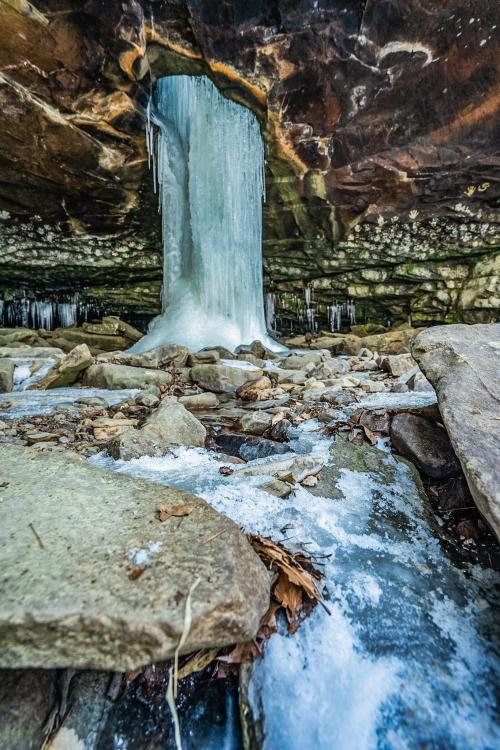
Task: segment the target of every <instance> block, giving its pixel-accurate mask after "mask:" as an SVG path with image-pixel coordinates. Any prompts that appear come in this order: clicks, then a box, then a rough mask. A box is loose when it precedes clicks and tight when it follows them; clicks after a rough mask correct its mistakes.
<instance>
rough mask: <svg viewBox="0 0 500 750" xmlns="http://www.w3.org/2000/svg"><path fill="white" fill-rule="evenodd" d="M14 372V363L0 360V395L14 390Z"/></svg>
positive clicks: (8, 360)
mask: <svg viewBox="0 0 500 750" xmlns="http://www.w3.org/2000/svg"><path fill="white" fill-rule="evenodd" d="M14 370H15V365H14V362H12V361H11V360H10V359H0V393H10V392H11V391H12V389H13V388H14Z"/></svg>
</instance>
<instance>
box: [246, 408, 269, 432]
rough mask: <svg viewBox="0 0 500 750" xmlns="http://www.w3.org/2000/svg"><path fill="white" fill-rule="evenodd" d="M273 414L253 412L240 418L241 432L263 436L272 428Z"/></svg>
mask: <svg viewBox="0 0 500 750" xmlns="http://www.w3.org/2000/svg"><path fill="white" fill-rule="evenodd" d="M272 419H273V417H272V414H269V412H265V411H253V412H250V413H249V414H245V415H244V416H243V417H241V418H240V428H241V431H242V432H244V433H246V434H248V435H263V434H264V432H265V431H266V430H268V429H269V428H270V427H271V422H272Z"/></svg>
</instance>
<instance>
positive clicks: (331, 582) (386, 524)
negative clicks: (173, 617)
mask: <svg viewBox="0 0 500 750" xmlns="http://www.w3.org/2000/svg"><path fill="white" fill-rule="evenodd" d="M319 427H320V426H319V424H317V423H316V422H314V421H312V420H310V421H308V422H306V423H304V425H303V427H302V428H301V429H299V430H297V432H296V439H295V440H294V441H292V443H291V445H290V447H291V450H292V451H293V452H294V453H296V454H297V453H298V454H304V453H310V454H311V453H312V454H314V455H315V456H320V457H323V459H324V460H325V461H326V462H327V463H328V464H329V465H328V466H327V467H326V468H325V469H323V471H322V476H323V479H322V480H321V482H320V484H319V485H318V486H317V488H315V489H313V490H311V491H308V490H306V489H305V488H303V487H300V486H299V487H298V488H297V490H296V491H295V493H293V494H292V495H291V496H290V497H289V498H287V499H286V500H283V499H278V498H276V497H274V496H272V495H270V494H268V493H266V492H264V491H262V490H260V489H259V488H258V487H257V484H260V483H261V482H262V481H263V478H262V476H260V477H248V476H246V477H238V468H237V467H235V469H236V470H235V473H234V474H233V475H232V476H231V477H223V476H221V474H220V473H219V468H220V466H221V465H223V461H222V460H220V459H219V457H218V456H217V455H216V454H213V453H211V452H209V451H206V450H204V449H194V448H178V449H175V450H173V451H172V453H171V454H169V455H167V456H165V457H163V458H146V457H143V458H140V459H137V460H135V461H130V462H124V461H116V462H115V461H113V460H112V459H110V458H109V457H107V456H106V455H104V454H100V455H99V456H97V457H95V458H93V459H91V460H92V462H94V463H97V464H98V465H101V466H104V467H107V468H109V469H113V470H116V471H120V472H124V473H128V474H133V475H135V476H141V477H144V478H148V479H151V480H153V481H155V482H159V483H162V484H166V485H170V486H174V487H180V488H183V489H186V490H189V491H192V492H195V493H196V494H198V495H200V496H201V497H203V498H204V499H205V500H207V502H209V503H210V504H211V505H212V506H213V507H215V508H216V509H217V510H219V511H221V512H222V513H225V514H226V515H228V516H230V517H231V518H233V519H234V520H235V521H236V522H237V523H239V524H241V525H242V526H243V527H244V528H245V529H247V530H249V531H253V532H257V533H262V534H266V535H268V536H271V537H273V538H274V539H278V540H281V539H283V538H284V537H286V538H288V544H290V545H293V544H294V543H297V542H307V543H308V544H307V549H308V550H309V551H311V552H319V553H321V554H323V555H325V554H326V555H329V556H330V557H327V558H326V565H325V582H326V596H327V604H328V607H329V609H330V611H331V614H330V615H328V614H327V613H326V612H325V611H324V610H323V609H322V608H320V607H318V608H317V609H316V610H315V611H314V613H313V615H312V616H311V617H310V618H309V619H308V620H306V622H305V623H304V624H303V625H302V627H301V628H300V629H299V631H298V633H297V634H296V635H294V636H289V635H288V634H287V633H286V632H284V631H283V632H281V633H279V634H277V635H275V636H273V637H272V638H271V640H270V641H269V643H268V644H267V647H266V650H265V654H264V657H263V658H262V659H261V660H260V661H258V662H257V663H256V664H255V666H254V668H253V672H252V677H251V681H250V688H249V689H250V700H251V705H252V709H253V712H254V715H255V717H256V718H257V719H259V720H260V721H262V723H263V728H264V735H265V739H264V748H265V749H266V750H285V749H286V750H295V749H297V750H303V749H304V748H314V750H331V749H332V748H335V750H365V749H366V750H369V749H372V748H380V749H382V748H384V750H385V749H389V748H392V749H394V750H400V748H440V749H441V748H442V750H445V749H446V750H451V749H456V750H464V749H466V748H475V749H476V748H477V749H478V750H489V749H490V748H491V750H492V749H493V748H494V747H498V746H499V743H500V730H499V728H498V725H497V724H496V723H495V707H496V698H497V697H498V696H496V695H495V686H496V679H497V677H498V668H499V659H498V652H497V651H496V650H495V645H494V643H495V613H498V606H497V604H496V605H495V600H494V587H495V585H498V577H497V576H496V575H495V574H494V573H492V572H491V571H488V570H484V569H482V568H480V567H479V566H473V565H469V566H467V567H465V568H461V567H458V566H457V565H455V564H454V563H453V561H452V560H451V559H450V558H449V557H448V556H447V554H446V553H445V552H444V551H443V547H442V544H441V542H440V530H439V527H438V526H437V525H436V522H435V520H434V519H433V516H432V514H430V513H429V510H428V507H427V501H426V499H425V498H424V497H423V495H422V494H421V492H420V491H419V487H418V479H416V478H415V475H414V473H412V471H411V470H410V468H409V466H408V465H407V464H406V463H405V462H402V461H399V460H396V459H395V458H394V457H393V456H392V455H391V454H390V453H387V452H382V451H378V450H377V449H375V448H370V447H368V446H365V447H363V448H355V447H354V446H350V445H346V444H345V443H343V442H340V441H337V442H333V441H331V440H328V439H326V438H324V437H322V436H321V433H320V432H319ZM284 457H285V456H279V457H277V460H281V459H283V458H284ZM264 462H266V463H268V462H269V459H261V460H260V461H252V462H249V464H247V465H246V466H245V468H248V466H249V465H250V466H252V465H255V464H259V463H264ZM271 474H272V468H271V469H270V475H271ZM313 493H314V494H313ZM495 606H496V609H495Z"/></svg>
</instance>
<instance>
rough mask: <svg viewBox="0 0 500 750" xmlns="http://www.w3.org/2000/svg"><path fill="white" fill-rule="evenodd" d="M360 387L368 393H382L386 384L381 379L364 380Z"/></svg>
mask: <svg viewBox="0 0 500 750" xmlns="http://www.w3.org/2000/svg"><path fill="white" fill-rule="evenodd" d="M360 387H361V389H362V390H363V391H365V392H366V393H382V391H385V386H384V384H383V383H382V382H381V381H380V380H363V381H362V382H361V383H360Z"/></svg>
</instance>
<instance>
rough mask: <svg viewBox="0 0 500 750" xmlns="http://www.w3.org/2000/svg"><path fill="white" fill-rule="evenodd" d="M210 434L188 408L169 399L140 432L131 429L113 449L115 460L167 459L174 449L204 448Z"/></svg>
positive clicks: (118, 439) (162, 403) (111, 450)
mask: <svg viewBox="0 0 500 750" xmlns="http://www.w3.org/2000/svg"><path fill="white" fill-rule="evenodd" d="M206 436H207V431H206V429H205V428H204V426H203V425H202V423H201V422H200V421H199V420H198V419H196V417H194V416H193V415H192V414H191V412H190V411H188V410H187V409H186V408H185V406H183V405H182V404H181V403H179V402H178V401H177V399H175V398H166V399H165V400H164V401H162V402H161V404H160V406H159V407H158V409H157V410H156V411H155V412H153V414H151V416H150V417H148V419H147V420H146V422H145V424H144V426H143V427H142V428H141V429H140V430H136V429H134V428H130V429H128V430H126V431H125V432H123V433H121V434H120V435H119V436H118V437H117V438H116V440H115V441H114V442H113V443H112V445H111V446H110V453H111V455H112V456H114V457H115V458H121V459H123V460H124V461H130V460H131V459H133V458H140V457H141V456H164V455H165V453H167V451H168V450H169V448H171V447H172V446H174V445H189V446H197V447H200V448H202V447H203V446H204V445H205V438H206Z"/></svg>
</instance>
